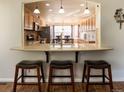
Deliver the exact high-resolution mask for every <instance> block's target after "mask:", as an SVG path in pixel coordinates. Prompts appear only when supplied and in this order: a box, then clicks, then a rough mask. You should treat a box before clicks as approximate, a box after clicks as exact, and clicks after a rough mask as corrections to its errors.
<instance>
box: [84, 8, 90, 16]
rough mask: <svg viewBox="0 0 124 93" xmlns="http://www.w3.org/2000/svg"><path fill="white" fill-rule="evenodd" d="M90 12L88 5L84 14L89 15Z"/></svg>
mask: <svg viewBox="0 0 124 93" xmlns="http://www.w3.org/2000/svg"><path fill="white" fill-rule="evenodd" d="M88 14H90V10H89V9H88V7H86V9H85V10H84V15H88Z"/></svg>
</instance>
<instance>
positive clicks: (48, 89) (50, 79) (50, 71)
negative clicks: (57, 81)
mask: <svg viewBox="0 0 124 93" xmlns="http://www.w3.org/2000/svg"><path fill="white" fill-rule="evenodd" d="M52 73H53V68H52V67H51V66H50V70H49V80H48V88H47V91H48V92H49V91H50V85H51V83H52Z"/></svg>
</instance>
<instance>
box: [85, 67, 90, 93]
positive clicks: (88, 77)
mask: <svg viewBox="0 0 124 93" xmlns="http://www.w3.org/2000/svg"><path fill="white" fill-rule="evenodd" d="M89 79H90V67H89V66H88V71H87V83H86V92H88V88H89Z"/></svg>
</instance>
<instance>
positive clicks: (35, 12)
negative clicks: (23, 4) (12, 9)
mask: <svg viewBox="0 0 124 93" xmlns="http://www.w3.org/2000/svg"><path fill="white" fill-rule="evenodd" d="M33 13H34V14H40V10H39V9H38V5H37V6H36V8H35V9H34V12H33Z"/></svg>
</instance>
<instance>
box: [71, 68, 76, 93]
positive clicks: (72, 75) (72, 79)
mask: <svg viewBox="0 0 124 93" xmlns="http://www.w3.org/2000/svg"><path fill="white" fill-rule="evenodd" d="M70 74H71V83H72V90H73V92H74V91H75V85H74V71H73V66H71V67H70Z"/></svg>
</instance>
